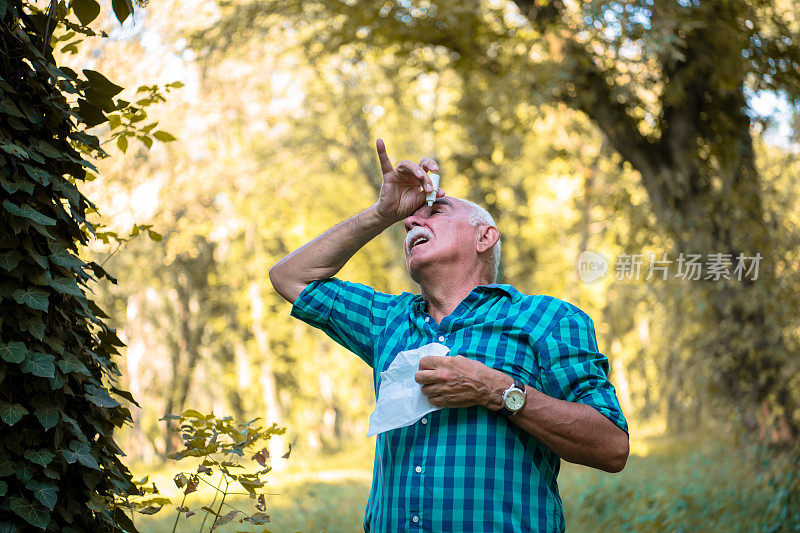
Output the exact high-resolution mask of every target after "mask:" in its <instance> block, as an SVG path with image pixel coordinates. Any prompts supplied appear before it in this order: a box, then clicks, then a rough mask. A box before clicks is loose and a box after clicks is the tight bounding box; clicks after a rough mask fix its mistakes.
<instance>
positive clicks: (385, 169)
mask: <svg viewBox="0 0 800 533" xmlns="http://www.w3.org/2000/svg"><path fill="white" fill-rule="evenodd" d="M375 146H376V148H377V149H378V160H379V161H380V162H381V174H388V173H389V172H391V171H392V170H394V166H392V162H391V160H389V155H388V154H387V153H386V145H385V144H384V143H383V139H378V140H377V141H376V142H375Z"/></svg>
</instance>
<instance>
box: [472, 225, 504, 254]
mask: <svg viewBox="0 0 800 533" xmlns="http://www.w3.org/2000/svg"><path fill="white" fill-rule="evenodd" d="M480 231H481V232H480V235H479V236H478V243H477V250H478V253H479V254H481V253H483V252H485V251H486V250H488V249H489V248H491V247H492V246H494V244H495V243H496V242H497V241H498V240H499V239H500V232H499V231H498V229H497V228H495V227H494V226H481V230H480Z"/></svg>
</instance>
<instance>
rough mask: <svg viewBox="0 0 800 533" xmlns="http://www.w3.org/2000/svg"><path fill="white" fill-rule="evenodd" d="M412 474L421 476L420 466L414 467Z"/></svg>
mask: <svg viewBox="0 0 800 533" xmlns="http://www.w3.org/2000/svg"><path fill="white" fill-rule="evenodd" d="M414 472H416V473H417V474H421V473H422V467H421V466H418V467H416V468H415V469H414Z"/></svg>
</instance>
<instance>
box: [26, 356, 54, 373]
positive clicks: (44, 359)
mask: <svg viewBox="0 0 800 533" xmlns="http://www.w3.org/2000/svg"><path fill="white" fill-rule="evenodd" d="M54 360H55V357H54V356H52V355H50V354H47V353H42V352H31V353H30V354H29V355H28V358H27V359H25V362H24V363H22V371H23V372H26V373H28V374H33V375H34V376H39V377H40V378H52V377H54V376H55V372H56V366H55V365H54V364H53V361H54Z"/></svg>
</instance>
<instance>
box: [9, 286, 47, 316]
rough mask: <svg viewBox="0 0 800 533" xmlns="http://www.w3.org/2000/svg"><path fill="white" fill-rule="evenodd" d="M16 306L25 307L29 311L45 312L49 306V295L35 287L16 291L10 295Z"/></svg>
mask: <svg viewBox="0 0 800 533" xmlns="http://www.w3.org/2000/svg"><path fill="white" fill-rule="evenodd" d="M11 295H12V296H13V297H14V299H15V300H16V301H17V303H18V304H21V305H27V306H28V307H30V308H31V309H38V310H39V311H47V308H48V307H49V306H50V299H49V296H50V294H49V293H48V292H47V291H45V290H43V289H38V288H36V287H28V288H27V289H24V290H23V289H17V290H15V291H14V292H13V293H12V294H11Z"/></svg>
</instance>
